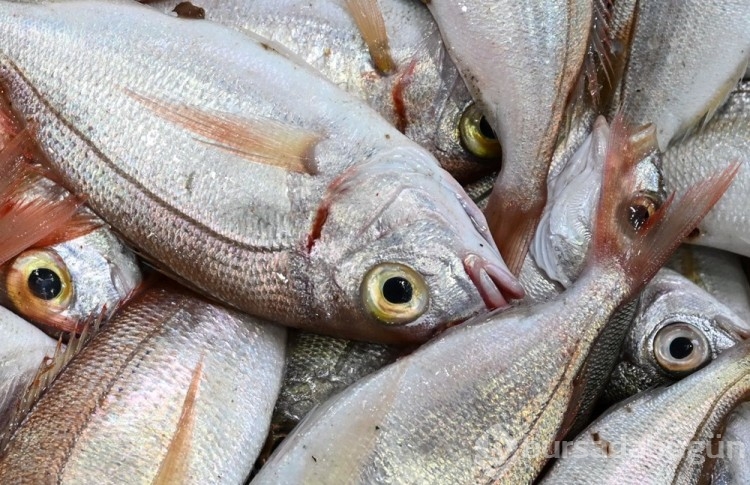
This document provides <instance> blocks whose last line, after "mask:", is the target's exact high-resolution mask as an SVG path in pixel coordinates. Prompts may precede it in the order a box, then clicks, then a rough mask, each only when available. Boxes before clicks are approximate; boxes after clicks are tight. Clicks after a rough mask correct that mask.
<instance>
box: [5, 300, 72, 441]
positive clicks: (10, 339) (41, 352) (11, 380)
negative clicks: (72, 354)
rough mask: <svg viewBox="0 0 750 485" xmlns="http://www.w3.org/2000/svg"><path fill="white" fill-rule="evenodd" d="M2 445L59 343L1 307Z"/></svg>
mask: <svg viewBox="0 0 750 485" xmlns="http://www.w3.org/2000/svg"><path fill="white" fill-rule="evenodd" d="M0 328H2V331H3V339H2V348H0V442H2V441H3V438H4V437H5V434H6V433H7V430H8V427H9V426H10V422H11V419H12V417H13V416H14V415H15V410H16V408H17V407H18V405H19V403H20V401H21V399H22V397H23V395H24V392H25V390H26V389H27V388H28V387H29V386H30V385H31V384H32V381H33V379H34V377H35V376H36V373H37V371H38V370H39V368H40V367H41V366H42V364H43V363H44V362H45V359H47V358H51V357H53V356H54V355H55V351H56V349H57V346H58V343H57V341H56V340H55V339H53V338H51V337H49V336H47V335H46V334H45V333H44V332H42V331H41V330H39V329H38V328H36V327H35V326H34V325H32V324H31V323H29V322H27V321H26V320H24V319H23V318H21V317H19V316H18V315H16V314H14V313H13V312H11V311H10V310H8V309H6V308H3V307H0Z"/></svg>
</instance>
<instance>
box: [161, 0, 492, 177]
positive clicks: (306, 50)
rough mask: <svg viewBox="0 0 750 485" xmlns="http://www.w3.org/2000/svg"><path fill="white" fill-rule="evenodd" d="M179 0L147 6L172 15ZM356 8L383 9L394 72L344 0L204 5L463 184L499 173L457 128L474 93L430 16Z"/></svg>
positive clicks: (375, 0)
mask: <svg viewBox="0 0 750 485" xmlns="http://www.w3.org/2000/svg"><path fill="white" fill-rule="evenodd" d="M177 3H179V2H178V1H176V0H169V1H160V2H155V3H150V5H151V6H155V7H157V8H159V9H160V10H162V11H164V12H171V11H172V10H173V9H174V7H175V5H176V4H177ZM349 3H350V4H354V3H357V2H349ZM359 3H372V4H374V5H375V6H376V7H379V12H380V14H381V15H382V19H383V23H384V26H385V33H386V36H385V40H387V45H388V53H389V55H390V57H391V58H392V61H393V64H394V68H393V71H394V72H390V73H388V74H383V73H381V72H379V70H378V66H377V64H376V63H375V62H374V61H373V58H372V56H371V54H370V51H369V50H368V44H367V42H365V38H364V35H363V33H362V32H361V31H360V29H359V28H358V26H357V23H356V22H355V17H354V15H353V13H352V10H351V9H352V8H354V7H350V5H349V4H348V3H347V2H345V1H341V0H313V1H304V0H283V1H273V0H253V1H221V0H206V1H203V2H199V4H200V7H201V8H203V9H204V10H205V18H206V19H207V20H211V21H214V22H218V23H221V24H223V25H226V26H228V27H232V28H234V29H237V30H239V31H241V32H252V33H253V34H256V35H259V36H261V37H264V38H266V39H269V40H271V41H273V42H276V43H277V44H280V45H282V46H284V47H285V48H287V49H289V50H290V51H291V52H293V53H294V54H295V55H296V56H298V57H299V58H300V59H301V60H303V61H304V62H307V63H308V64H309V65H311V66H312V67H314V68H315V69H316V70H318V71H320V73H322V74H323V75H324V76H325V77H326V78H328V79H330V80H331V81H332V82H333V83H334V84H336V85H337V86H339V87H340V88H342V89H344V90H346V91H348V92H350V93H352V94H354V95H355V96H357V97H358V98H360V99H363V100H365V101H366V102H367V104H369V105H370V106H372V107H373V108H374V109H375V110H376V111H378V112H379V113H380V114H381V115H382V116H383V117H384V118H385V119H386V120H388V121H389V122H390V123H391V124H392V125H393V126H395V127H397V128H398V129H399V130H400V131H402V132H403V133H404V134H405V135H406V136H407V137H409V138H410V139H412V140H414V141H416V142H417V143H419V144H420V145H422V146H423V147H425V148H426V149H428V150H429V151H430V152H431V153H433V154H434V155H435V156H436V158H437V159H438V161H439V162H440V164H441V165H442V166H443V168H445V169H446V170H448V171H449V172H450V173H451V175H453V176H454V177H455V178H456V179H457V180H458V181H459V182H462V183H463V182H469V181H471V180H474V179H476V178H479V177H481V176H482V175H485V174H487V173H490V172H492V171H493V170H497V168H498V167H499V161H500V154H499V152H496V151H493V154H494V155H493V156H490V157H489V158H488V157H487V156H484V155H481V154H480V152H479V151H476V150H475V152H476V153H475V154H473V153H472V152H471V151H470V150H468V149H467V148H465V143H464V142H463V141H462V137H467V136H472V135H470V134H468V133H466V132H464V131H462V130H461V129H460V122H461V119H462V114H463V113H464V112H466V110H467V108H469V106H470V105H471V104H472V99H471V95H470V94H469V92H468V90H467V89H466V86H465V84H464V83H463V80H462V79H461V77H460V76H459V74H458V71H457V70H456V67H455V65H454V64H453V62H452V61H451V59H450V57H449V56H448V55H447V53H446V52H445V47H444V45H443V42H442V40H441V38H440V33H439V32H438V30H437V26H436V25H435V22H434V20H433V19H432V17H431V16H430V13H429V11H428V10H427V9H426V8H425V7H424V6H423V5H420V4H419V3H418V2H412V1H408V0H367V1H366V2H359ZM366 33H369V32H366ZM487 142H488V143H490V141H489V140H487ZM498 149H499V146H498Z"/></svg>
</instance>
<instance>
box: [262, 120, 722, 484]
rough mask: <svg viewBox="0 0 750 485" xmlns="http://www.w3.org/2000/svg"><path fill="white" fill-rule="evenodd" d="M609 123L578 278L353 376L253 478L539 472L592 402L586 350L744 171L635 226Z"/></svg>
mask: <svg viewBox="0 0 750 485" xmlns="http://www.w3.org/2000/svg"><path fill="white" fill-rule="evenodd" d="M612 132H613V134H612V138H611V139H610V143H612V149H611V150H610V151H608V156H607V160H606V163H607V166H608V168H607V170H605V180H604V183H603V189H602V193H603V194H605V195H604V196H603V197H602V198H601V202H600V205H599V214H600V215H599V219H598V222H597V225H596V228H595V231H594V234H595V235H594V238H593V241H594V242H593V243H592V248H591V254H592V257H591V258H589V262H590V265H589V266H588V267H587V269H586V271H585V273H584V275H583V276H582V277H581V278H580V279H579V280H578V281H577V282H576V284H575V285H574V286H573V287H571V288H570V289H569V290H568V291H567V292H565V293H564V294H563V295H561V296H560V297H559V298H557V299H555V300H553V301H551V302H548V303H544V304H541V305H537V306H535V307H515V308H513V309H511V310H508V311H505V312H501V313H497V312H494V313H491V314H489V315H486V316H482V317H479V318H477V319H475V320H472V322H470V323H467V324H464V325H460V326H457V327H454V328H452V329H450V330H449V331H447V332H445V333H443V334H442V335H441V336H439V337H438V338H436V339H435V340H432V341H431V342H429V343H428V344H426V345H424V346H422V347H420V348H419V349H418V350H417V351H415V352H414V353H413V354H410V355H408V356H406V357H404V358H402V359H400V360H398V361H396V362H395V363H394V364H392V365H390V366H388V367H386V368H384V369H382V370H381V371H379V372H377V373H375V374H373V375H372V376H371V377H369V378H366V379H363V380H362V381H359V382H358V383H356V384H354V385H353V386H351V387H349V388H347V389H346V390H345V391H344V392H342V393H341V394H339V395H338V396H336V397H334V398H332V399H331V400H329V401H328V402H327V403H325V404H324V405H322V406H321V407H319V408H317V409H316V410H314V411H313V412H312V413H311V414H310V415H308V417H307V418H306V419H305V420H304V421H303V422H302V423H300V425H299V426H298V427H297V428H296V429H295V430H294V432H293V433H292V434H291V435H290V436H289V437H288V438H287V439H286V440H285V441H284V443H282V445H281V446H280V447H279V448H278V449H277V451H276V453H275V454H274V456H272V457H271V459H270V460H269V462H268V463H266V465H265V466H264V467H263V468H262V469H261V471H260V473H259V474H258V475H257V476H256V477H255V479H254V481H253V483H254V484H265V483H274V484H277V483H321V482H325V483H396V482H398V483H477V482H478V483H487V482H499V483H528V482H530V481H532V480H534V479H535V478H536V477H537V475H538V473H539V472H540V471H541V469H542V468H543V467H544V465H545V463H546V461H547V452H548V450H549V448H550V446H551V445H552V444H553V442H554V441H555V440H556V439H560V438H561V437H562V436H563V435H565V433H566V432H567V431H568V430H569V429H570V428H571V426H573V424H574V423H573V419H574V418H575V417H576V415H577V411H578V410H579V408H580V406H585V405H586V403H584V402H582V398H583V396H586V395H587V388H588V387H589V386H591V385H592V384H594V383H592V382H591V381H590V380H589V379H590V378H592V376H593V375H595V374H596V367H597V363H596V362H592V361H590V360H589V359H588V356H589V351H590V350H591V348H592V346H593V345H594V344H595V343H596V342H597V340H599V339H600V338H604V336H605V335H606V336H610V335H613V332H612V329H607V328H606V327H607V322H608V320H609V317H610V316H611V315H612V313H613V312H614V311H615V309H616V308H617V307H618V306H619V305H620V304H621V303H622V302H623V301H625V300H627V299H628V298H629V297H630V296H632V295H633V294H634V292H635V291H637V289H638V287H639V286H640V285H642V284H643V282H644V281H647V280H648V278H649V277H650V276H652V275H653V274H654V273H655V272H656V270H657V269H658V267H659V266H660V265H661V264H663V262H664V261H663V260H665V259H666V258H667V257H668V254H669V253H670V252H671V250H673V249H674V248H675V247H676V245H677V244H678V243H679V239H680V238H682V237H684V236H685V235H687V233H688V232H689V231H690V229H691V227H692V226H693V225H694V223H695V220H696V219H700V217H701V214H703V213H705V212H706V211H707V210H708V209H709V208H710V206H711V205H712V204H713V203H715V200H716V198H717V197H719V196H720V194H721V193H722V192H723V191H724V190H726V186H727V184H728V183H730V181H731V178H732V176H733V174H734V173H736V167H735V166H733V167H731V168H730V169H728V170H726V171H725V172H723V173H722V175H720V176H718V177H715V178H712V179H711V180H710V181H706V182H705V183H703V184H701V185H700V186H697V187H696V188H694V189H692V190H691V191H690V192H689V193H687V194H686V195H685V199H684V200H683V202H685V203H684V204H682V205H678V206H677V207H678V208H677V209H676V210H674V207H675V206H672V208H673V209H672V210H670V212H669V213H668V215H666V216H663V217H664V219H661V217H662V213H661V212H660V213H659V214H658V215H657V217H658V218H659V220H662V221H665V222H666V225H664V226H661V225H659V224H652V225H649V226H648V227H647V228H646V230H644V231H642V232H639V233H637V234H635V235H632V230H630V229H627V225H626V224H625V220H623V219H626V215H625V214H622V212H621V211H619V210H618V208H620V207H621V205H622V204H623V202H626V201H627V200H628V199H629V197H630V194H631V190H632V188H633V185H634V179H635V176H634V174H633V167H634V165H635V163H636V162H637V160H635V159H632V158H631V157H629V156H627V155H623V154H624V153H632V152H631V151H630V150H626V149H625V147H626V146H627V143H628V141H629V137H628V134H627V133H625V132H624V129H623V127H621V126H616V127H613V129H612ZM602 216H603V217H602ZM655 228H658V229H655ZM665 231H666V232H665ZM669 239H671V240H669ZM631 244H632V245H633V246H632V248H633V249H632V250H631V251H628V250H627V248H628V247H630V245H631ZM631 258H632V259H631ZM616 333H617V332H614V334H616ZM599 344H601V342H599ZM488 369H491V372H488ZM591 380H594V379H591Z"/></svg>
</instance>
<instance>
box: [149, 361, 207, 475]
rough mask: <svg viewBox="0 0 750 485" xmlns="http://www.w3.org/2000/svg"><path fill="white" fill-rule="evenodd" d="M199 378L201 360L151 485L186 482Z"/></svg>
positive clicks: (201, 374)
mask: <svg viewBox="0 0 750 485" xmlns="http://www.w3.org/2000/svg"><path fill="white" fill-rule="evenodd" d="M201 377H203V358H202V357H201V360H200V362H198V365H197V366H195V370H194V371H193V378H192V379H191V380H190V387H188V390H187V394H186V395H185V401H184V402H183V403H182V413H181V414H180V419H179V420H178V421H177V431H175V433H174V435H173V436H172V441H171V442H170V443H169V448H168V449H167V454H166V456H164V459H163V460H162V462H161V465H160V466H159V472H158V473H157V474H156V477H155V478H154V481H153V482H152V483H153V485H169V484H175V483H187V482H188V480H187V479H188V465H189V461H188V458H189V455H190V449H191V447H192V440H193V428H194V427H195V400H196V398H197V396H198V388H199V387H200V383H201Z"/></svg>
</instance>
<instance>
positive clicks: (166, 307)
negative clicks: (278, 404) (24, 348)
mask: <svg viewBox="0 0 750 485" xmlns="http://www.w3.org/2000/svg"><path fill="white" fill-rule="evenodd" d="M284 336H285V331H284V330H283V329H282V328H280V327H276V326H273V325H270V324H264V323H261V322H259V321H257V320H255V319H253V318H251V317H249V316H247V315H243V314H240V313H238V312H236V311H232V310H227V309H224V308H222V307H220V306H217V305H215V304H211V303H208V302H206V301H205V300H203V299H201V298H199V297H197V296H195V295H192V294H189V293H187V292H185V291H183V290H180V289H177V288H170V287H169V286H157V287H152V288H150V289H149V290H147V291H146V292H144V293H141V294H140V295H139V296H137V297H136V298H135V299H134V300H133V301H132V302H131V303H130V304H129V305H128V306H127V307H126V308H124V309H123V311H122V312H120V313H118V314H117V315H116V316H115V317H114V318H113V319H112V320H111V321H110V322H109V323H108V324H107V326H106V327H105V328H104V329H103V330H101V332H100V333H98V334H97V335H95V336H94V338H93V339H92V340H91V342H90V343H89V344H88V345H87V346H86V347H84V349H83V350H82V351H81V352H80V353H79V354H78V355H76V356H75V357H74V358H73V360H72V361H71V362H70V363H69V364H68V365H67V366H66V368H65V369H64V370H63V371H62V373H61V374H60V376H59V377H58V378H57V379H56V380H55V381H54V382H53V384H52V385H51V387H50V388H49V390H48V391H47V392H46V393H45V394H43V395H42V397H41V398H40V399H39V401H38V402H37V403H36V404H35V405H34V407H33V408H32V409H31V411H30V413H29V414H28V415H27V417H26V419H25V420H24V421H23V422H22V424H21V426H20V427H19V428H18V430H17V431H16V432H15V434H14V435H13V436H12V437H11V439H10V441H9V443H8V446H7V447H6V449H5V452H4V454H3V455H2V457H1V458H0V481H2V483H11V482H12V483H35V484H41V483H60V484H66V483H112V484H116V483H117V484H119V483H145V484H151V483H196V484H199V483H200V484H203V483H216V482H217V481H218V482H221V483H237V484H241V483H243V482H244V480H245V479H246V478H247V476H248V474H249V473H250V469H251V468H252V464H253V461H254V460H255V457H256V456H257V455H258V453H259V451H260V448H261V446H262V444H263V441H264V440H265V437H266V433H267V432H268V429H269V425H270V420H271V411H272V409H273V403H274V401H275V398H276V395H277V394H278V390H279V387H280V385H281V376H282V369H283V366H284Z"/></svg>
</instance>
